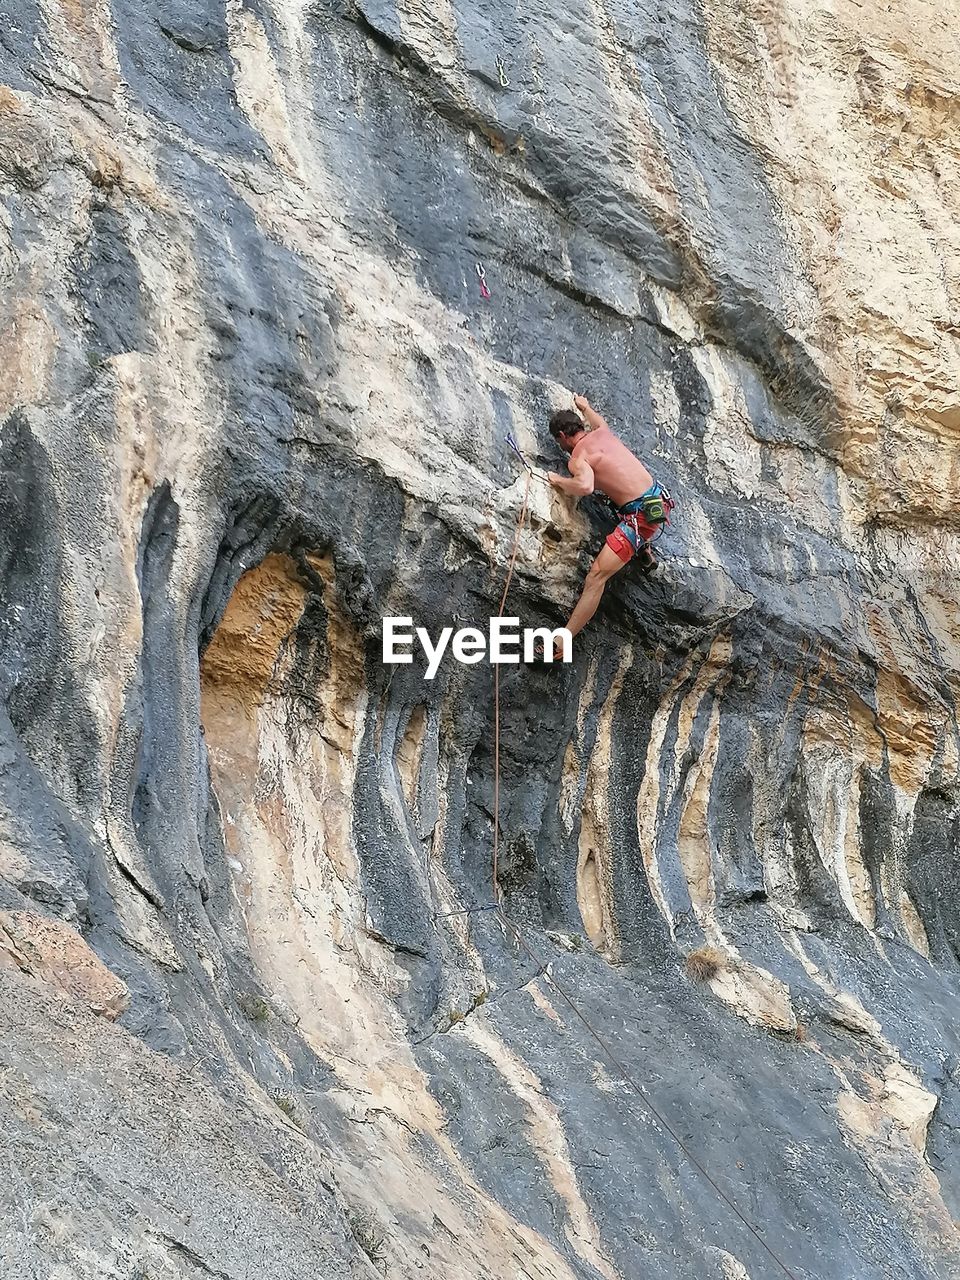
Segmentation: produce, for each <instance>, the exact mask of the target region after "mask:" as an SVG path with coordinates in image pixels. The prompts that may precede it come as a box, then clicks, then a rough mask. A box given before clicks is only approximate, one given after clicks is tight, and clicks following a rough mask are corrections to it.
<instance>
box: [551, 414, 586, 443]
mask: <svg viewBox="0 0 960 1280" xmlns="http://www.w3.org/2000/svg"><path fill="white" fill-rule="evenodd" d="M585 430H586V428H585V427H584V425H583V419H582V418H581V417H580V415H579V413H575V412H574V410H573V409H558V410H557V412H556V413H555V414H554V415H553V417H552V418H551V419H550V434H551V435H552V436H553V438H554V440H556V438H557V436H575V435H576V434H577V432H578V431H585Z"/></svg>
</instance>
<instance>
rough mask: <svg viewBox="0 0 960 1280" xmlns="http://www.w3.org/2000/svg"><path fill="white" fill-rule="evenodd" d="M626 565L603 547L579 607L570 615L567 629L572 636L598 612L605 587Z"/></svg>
mask: <svg viewBox="0 0 960 1280" xmlns="http://www.w3.org/2000/svg"><path fill="white" fill-rule="evenodd" d="M624 567H625V562H624V561H623V560H621V559H620V557H619V556H618V555H617V554H616V552H614V551H611V550H610V548H609V547H603V548H602V550H601V552H600V554H599V555H598V556H597V558H596V560H594V562H593V564H592V565H591V566H590V572H589V573H588V574H587V580H586V582H585V583H584V584H583V591H582V592H581V593H580V599H579V600H578V601H577V607H576V608H575V609H574V611H573V613H571V615H570V621H569V622H568V623H567V630H568V631H569V632H570V634H571V635H572V636H575V635H578V634H579V633H580V632H581V631H582V630H583V628H584V627H585V626H586V625H587V623H588V622H589V621H590V619H591V618H592V617H593V615H594V614H595V613H596V612H597V606H598V605H599V603H600V597H601V596H602V595H603V592H604V588H605V587H606V585H607V583H608V582H609V581H610V579H611V578H612V577H613V575H614V574H615V573H619V572H620V570H621V569H623V568H624Z"/></svg>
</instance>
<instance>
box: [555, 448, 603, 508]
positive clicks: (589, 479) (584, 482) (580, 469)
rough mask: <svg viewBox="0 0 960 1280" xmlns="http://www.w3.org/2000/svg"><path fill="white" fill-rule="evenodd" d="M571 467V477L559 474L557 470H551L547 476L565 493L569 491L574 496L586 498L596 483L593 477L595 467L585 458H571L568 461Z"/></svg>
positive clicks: (556, 487)
mask: <svg viewBox="0 0 960 1280" xmlns="http://www.w3.org/2000/svg"><path fill="white" fill-rule="evenodd" d="M568 466H569V467H570V473H571V477H572V478H571V479H568V478H567V477H566V476H558V475H557V473H556V472H555V471H551V472H550V473H549V475H548V477H547V479H548V480H549V481H550V483H551V484H552V485H553V487H554V488H555V489H562V490H563V492H564V493H569V494H570V495H571V497H574V498H585V497H586V496H587V495H588V494H590V493H593V491H594V489H595V488H596V483H595V481H594V478H593V467H591V465H590V463H589V462H587V461H586V459H584V458H571V459H570V462H569V463H568Z"/></svg>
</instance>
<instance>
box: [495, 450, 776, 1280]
mask: <svg viewBox="0 0 960 1280" xmlns="http://www.w3.org/2000/svg"><path fill="white" fill-rule="evenodd" d="M518 452H519V450H518ZM521 456H522V455H521ZM531 474H532V473H531V472H530V471H528V472H527V483H526V488H525V489H524V493H523V502H522V503H521V506H520V515H519V516H518V517H517V527H516V531H515V533H514V537H513V551H512V552H511V555H510V562H509V564H508V566H507V577H506V581H505V582H504V585H503V595H502V596H501V598H500V610H499V616H500V617H503V611H504V609H505V608H506V604H507V595H508V594H509V591H510V584H511V582H512V581H513V571H514V568H515V566H516V563H517V552H518V550H519V547H520V535H521V533H522V532H523V528H524V525H525V524H526V521H527V508H528V505H529V499H530V476H531ZM654 488H656V489H659V488H660V486H659V485H654ZM649 496H650V491H648V493H646V494H644V495H643V497H642V498H639V499H637V501H638V502H642V501H643V500H644V498H647V497H649ZM657 496H658V497H659V496H664V497H665V498H666V500H667V501H671V499H670V495H669V494H667V493H666V491H665V490H663V491H662V493H661V494H660V495H657ZM627 505H628V506H629V505H633V504H631V503H628V504H627ZM668 514H669V513H668ZM499 861H500V664H499V663H495V664H494V668H493V873H492V879H493V897H494V902H495V903H496V911H497V915H498V916H499V917H500V919H501V920H502V922H503V924H504V927H505V928H506V929H507V931H508V932H509V933H511V934H512V935H513V937H514V938H515V939H516V942H517V945H518V946H519V947H520V948H521V949H522V950H523V951H525V952H526V954H527V955H528V956H529V958H530V959H531V960H532V961H533V963H534V964H535V965H536V966H537V969H538V971H539V974H540V975H541V976H542V977H544V978H545V979H546V980H547V982H549V983H550V986H551V987H552V988H553V990H554V991H555V992H556V993H557V995H558V996H559V997H560V999H561V1000H562V1001H563V1002H564V1004H565V1005H567V1007H568V1008H569V1009H570V1011H571V1012H572V1013H573V1015H574V1017H575V1018H576V1019H577V1020H578V1021H579V1022H580V1023H582V1025H583V1027H584V1028H585V1029H586V1031H587V1032H588V1034H589V1035H590V1036H591V1037H592V1039H594V1040H595V1041H596V1042H597V1044H598V1045H599V1046H600V1049H601V1050H602V1052H603V1053H604V1054H605V1055H606V1057H607V1058H608V1059H609V1060H610V1062H611V1063H612V1064H613V1066H614V1067H615V1068H616V1070H617V1071H618V1072H619V1073H620V1076H621V1078H622V1079H623V1080H624V1082H625V1083H626V1084H627V1085H629V1086H630V1088H631V1089H632V1090H633V1091H634V1093H635V1094H636V1095H637V1097H638V1098H639V1099H640V1102H641V1104H642V1105H643V1106H644V1107H645V1108H646V1110H647V1111H648V1112H649V1114H650V1115H651V1116H652V1117H653V1119H654V1120H655V1122H656V1123H657V1125H658V1126H659V1127H660V1130H661V1132H662V1133H665V1134H666V1135H667V1136H668V1137H670V1138H671V1139H672V1140H673V1141H674V1143H675V1144H676V1145H677V1147H678V1148H679V1150H680V1151H682V1152H683V1154H684V1155H685V1156H686V1158H687V1159H688V1160H689V1161H690V1163H691V1165H692V1166H693V1168H694V1169H696V1170H697V1172H698V1173H699V1174H700V1176H701V1177H702V1178H703V1179H704V1181H705V1182H707V1183H708V1184H709V1186H711V1187H712V1188H713V1190H714V1191H715V1192H716V1194H717V1196H718V1197H719V1198H720V1200H722V1201H723V1203H724V1204H725V1205H726V1206H727V1208H728V1209H729V1210H730V1211H731V1213H733V1215H734V1216H735V1217H736V1218H737V1220H738V1221H739V1222H740V1223H741V1224H742V1225H743V1226H744V1227H746V1229H747V1231H749V1232H750V1234H751V1235H752V1236H753V1238H754V1239H755V1240H756V1241H757V1242H758V1243H759V1244H760V1246H761V1247H762V1248H763V1249H764V1251H765V1252H766V1254H767V1256H768V1257H770V1258H772V1259H773V1261H774V1262H775V1263H776V1265H777V1267H778V1268H779V1269H780V1270H781V1271H782V1272H783V1274H784V1275H785V1276H786V1277H787V1280H798V1277H797V1276H796V1275H795V1274H794V1273H793V1272H792V1271H791V1270H790V1268H789V1267H788V1266H787V1264H786V1263H785V1262H783V1261H782V1259H781V1258H780V1257H779V1256H778V1255H777V1254H776V1253H774V1251H773V1249H772V1248H771V1247H770V1245H768V1244H767V1242H766V1240H764V1238H763V1236H762V1235H761V1234H760V1232H759V1231H758V1230H757V1228H756V1227H755V1226H754V1225H753V1223H752V1222H751V1221H750V1219H749V1218H747V1217H746V1216H745V1214H744V1213H743V1212H742V1211H741V1210H740V1209H738V1208H737V1205H736V1203H735V1202H734V1200H733V1199H732V1198H731V1197H730V1196H728V1195H727V1193H726V1192H725V1191H724V1190H723V1188H722V1187H721V1186H720V1185H719V1183H717V1182H715V1181H714V1179H713V1178H712V1177H711V1176H710V1174H709V1173H708V1172H707V1170H706V1169H705V1168H704V1166H703V1165H702V1164H701V1163H700V1161H699V1160H698V1159H697V1157H696V1156H695V1155H694V1154H693V1152H692V1151H691V1150H690V1148H689V1147H688V1146H687V1144H686V1143H685V1142H684V1140H683V1138H682V1137H681V1136H680V1134H679V1133H678V1132H677V1130H676V1129H675V1128H674V1127H673V1125H671V1124H670V1122H669V1121H668V1120H667V1119H666V1118H665V1117H664V1116H662V1115H661V1114H660V1111H659V1110H658V1109H657V1107H655V1106H654V1104H653V1103H652V1102H651V1101H650V1098H649V1097H648V1096H647V1091H646V1089H645V1088H644V1087H643V1085H642V1084H640V1082H639V1081H638V1080H636V1079H635V1077H634V1076H632V1075H631V1074H630V1072H629V1071H628V1070H627V1068H626V1067H625V1066H624V1064H623V1063H622V1062H621V1061H620V1059H619V1058H618V1057H617V1055H616V1054H615V1053H614V1051H613V1050H612V1049H611V1048H610V1046H609V1045H608V1044H607V1042H606V1041H605V1040H604V1038H603V1036H601V1035H600V1033H599V1031H596V1030H595V1029H594V1027H593V1026H592V1025H591V1024H590V1022H589V1021H588V1020H587V1018H586V1016H585V1015H584V1014H583V1013H581V1012H580V1009H579V1007H578V1006H577V1004H576V1002H575V1001H574V999H573V997H572V996H571V995H570V994H569V992H568V991H567V990H566V988H565V987H564V986H563V985H562V984H561V983H560V982H558V981H557V979H556V978H555V977H554V976H553V973H552V972H551V968H550V965H549V964H548V963H547V962H546V961H544V960H543V959H542V957H540V956H538V955H537V953H536V952H535V951H534V950H533V948H532V947H531V946H530V944H529V943H528V942H527V940H526V938H525V937H524V935H523V932H522V931H521V929H520V926H519V925H518V924H516V923H514V921H513V920H511V918H510V917H509V916H508V915H507V911H506V908H505V906H504V905H503V894H502V892H501V889H500V880H499V871H500V868H499Z"/></svg>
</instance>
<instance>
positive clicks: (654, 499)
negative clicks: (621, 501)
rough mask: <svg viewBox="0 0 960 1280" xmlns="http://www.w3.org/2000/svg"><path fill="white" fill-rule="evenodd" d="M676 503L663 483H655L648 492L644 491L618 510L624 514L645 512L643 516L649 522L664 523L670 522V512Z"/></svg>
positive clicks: (630, 514)
mask: <svg viewBox="0 0 960 1280" xmlns="http://www.w3.org/2000/svg"><path fill="white" fill-rule="evenodd" d="M676 505H677V504H676V503H675V502H674V500H673V499H672V498H671V497H670V494H669V493H668V492H667V491H666V489H665V488H664V487H663V485H662V484H653V485H652V486H651V487H650V488H649V489H648V490H647V491H646V493H642V494H641V495H640V497H639V498H635V499H634V500H633V502H628V503H626V505H625V506H622V507H620V508H619V509H618V510H619V513H620V515H622V516H632V515H638V514H639V513H640V512H643V518H644V520H646V522H647V524H660V525H664V524H667V523H668V522H669V520H670V512H671V511H672V510H673V508H674V507H675V506H676Z"/></svg>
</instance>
